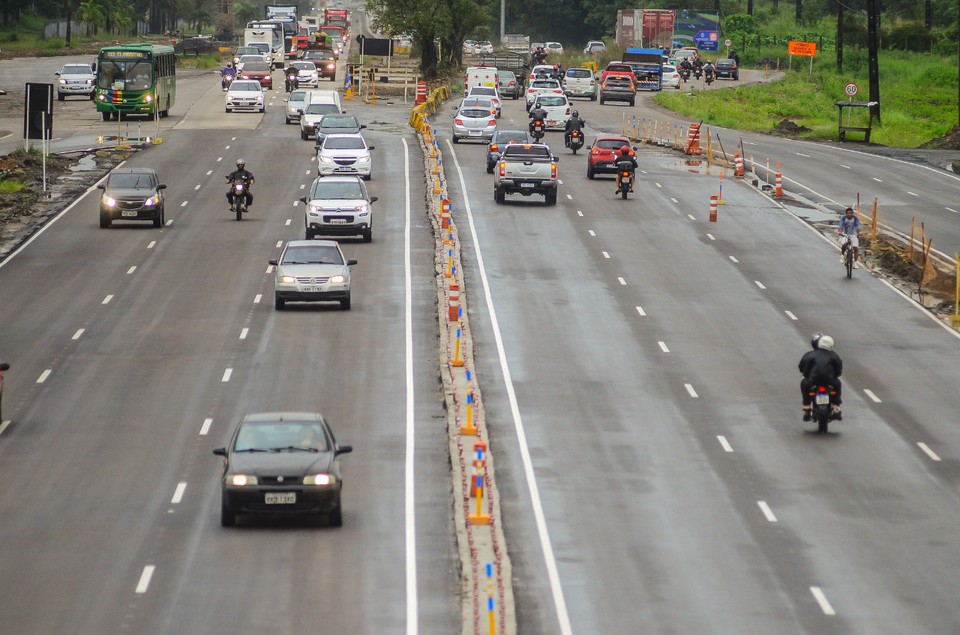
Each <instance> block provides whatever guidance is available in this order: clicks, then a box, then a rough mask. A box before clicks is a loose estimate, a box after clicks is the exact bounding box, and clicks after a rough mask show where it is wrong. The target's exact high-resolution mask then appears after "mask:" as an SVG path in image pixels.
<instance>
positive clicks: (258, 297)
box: [253, 293, 263, 304]
mask: <svg viewBox="0 0 960 635" xmlns="http://www.w3.org/2000/svg"><path fill="white" fill-rule="evenodd" d="M262 298H263V295H262V294H260V293H258V294H257V295H255V296H253V303H254V304H260V300H261V299H262Z"/></svg>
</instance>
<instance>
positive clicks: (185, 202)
mask: <svg viewBox="0 0 960 635" xmlns="http://www.w3.org/2000/svg"><path fill="white" fill-rule="evenodd" d="M188 202H189V201H184V202H182V203H180V207H186V206H187V203H188Z"/></svg>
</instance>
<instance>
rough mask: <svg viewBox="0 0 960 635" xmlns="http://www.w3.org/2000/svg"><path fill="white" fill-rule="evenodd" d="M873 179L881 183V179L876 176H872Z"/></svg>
mask: <svg viewBox="0 0 960 635" xmlns="http://www.w3.org/2000/svg"><path fill="white" fill-rule="evenodd" d="M873 180H874V181H876V182H877V183H883V179H878V178H877V177H873Z"/></svg>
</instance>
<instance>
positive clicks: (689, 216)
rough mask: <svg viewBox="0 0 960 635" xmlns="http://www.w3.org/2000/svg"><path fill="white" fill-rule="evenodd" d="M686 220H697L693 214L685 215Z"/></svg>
mask: <svg viewBox="0 0 960 635" xmlns="http://www.w3.org/2000/svg"><path fill="white" fill-rule="evenodd" d="M687 218H689V219H690V220H697V217H696V216H694V215H693V214H687Z"/></svg>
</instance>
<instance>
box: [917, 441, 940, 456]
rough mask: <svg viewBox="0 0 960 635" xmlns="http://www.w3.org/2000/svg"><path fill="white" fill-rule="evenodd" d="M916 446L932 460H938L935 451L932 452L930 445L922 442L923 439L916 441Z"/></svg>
mask: <svg viewBox="0 0 960 635" xmlns="http://www.w3.org/2000/svg"><path fill="white" fill-rule="evenodd" d="M917 447H919V448H920V449H921V450H923V451H924V453H925V454H926V455H927V456H929V457H930V458H931V459H933V460H934V461H939V460H940V457H939V456H938V455H937V453H936V452H934V451H933V450H931V449H930V446H929V445H927V444H926V443H924V442H923V441H919V442H918V443H917Z"/></svg>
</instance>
